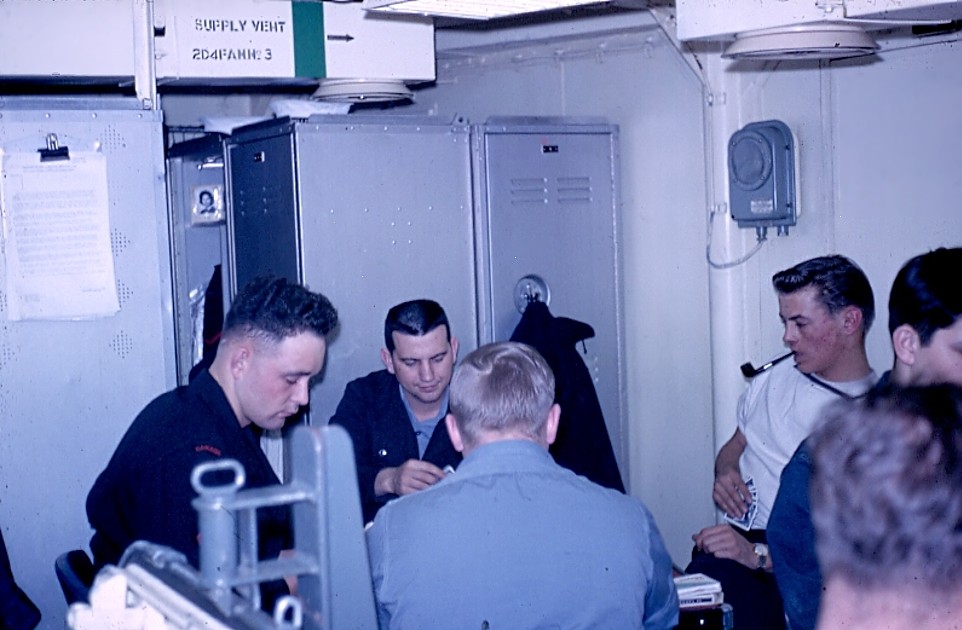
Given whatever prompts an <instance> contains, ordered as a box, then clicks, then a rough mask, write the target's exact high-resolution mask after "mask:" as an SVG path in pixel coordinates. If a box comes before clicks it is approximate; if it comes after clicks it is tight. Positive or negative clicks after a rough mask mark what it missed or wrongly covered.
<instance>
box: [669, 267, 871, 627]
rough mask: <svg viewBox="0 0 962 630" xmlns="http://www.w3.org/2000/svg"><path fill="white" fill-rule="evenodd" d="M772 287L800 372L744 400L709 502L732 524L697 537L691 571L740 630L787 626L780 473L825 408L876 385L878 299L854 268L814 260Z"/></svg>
mask: <svg viewBox="0 0 962 630" xmlns="http://www.w3.org/2000/svg"><path fill="white" fill-rule="evenodd" d="M772 284H773V285H774V288H775V291H776V293H777V294H778V307H779V308H778V312H779V317H780V318H781V320H782V323H783V324H784V326H785V332H784V335H783V336H782V339H783V340H784V342H785V345H786V346H788V348H789V349H790V350H791V351H792V353H793V354H794V365H791V364H790V363H788V362H784V361H783V362H781V363H779V364H777V365H775V366H774V367H772V368H770V369H768V370H766V371H765V372H763V373H762V374H760V375H758V376H756V377H755V378H754V380H752V382H751V383H750V384H749V386H748V389H746V390H745V392H744V393H743V394H742V396H741V399H740V400H739V403H738V418H737V421H738V426H737V428H736V429H735V434H734V435H733V436H732V438H731V439H730V440H729V441H728V442H727V443H726V444H725V445H724V446H722V448H721V449H720V450H719V452H718V456H717V458H716V460H715V484H714V488H713V492H712V498H713V499H714V500H715V503H716V505H717V506H718V507H719V508H720V509H721V510H722V511H723V512H725V514H726V520H727V521H728V522H727V523H723V524H720V525H715V526H712V527H706V528H705V529H702V530H701V531H700V532H698V533H697V534H695V535H694V536H693V539H694V541H695V552H694V554H693V559H692V562H691V564H690V565H689V566H688V569H687V571H688V572H689V573H705V574H707V575H710V576H711V577H714V578H715V579H717V580H719V581H720V582H721V583H722V588H723V590H724V593H725V601H726V602H728V603H730V604H731V605H732V608H733V612H734V617H735V624H736V626H737V627H738V629H739V630H755V629H758V630H777V629H778V628H784V627H785V621H784V612H783V610H782V602H781V598H780V596H779V592H778V587H777V585H776V583H775V578H774V576H773V575H772V559H771V557H770V555H769V552H768V546H767V544H766V540H767V533H766V527H767V525H768V519H769V514H770V511H771V507H772V502H773V501H774V500H775V495H776V493H777V492H778V485H779V475H780V473H781V471H782V468H783V467H784V466H785V464H786V463H787V462H788V460H789V458H790V457H791V455H792V453H793V452H794V451H795V449H796V448H797V447H798V445H799V443H801V441H802V440H804V439H805V438H806V437H807V436H808V434H809V432H810V431H811V429H812V427H813V426H814V424H815V421H816V420H817V418H818V414H819V412H820V410H821V408H822V407H823V406H824V405H825V404H826V403H828V402H830V401H832V400H834V399H837V398H839V397H842V398H850V397H858V396H861V395H863V394H864V393H865V392H866V391H868V389H869V388H870V387H871V386H872V385H873V384H874V383H875V380H876V376H875V373H874V372H873V371H872V369H871V367H870V366H869V363H868V359H867V357H866V354H865V335H866V333H867V332H868V329H869V327H870V326H871V325H872V320H873V319H874V317H875V301H874V296H873V293H872V287H871V285H870V284H869V281H868V278H866V277H865V274H864V273H863V272H862V270H861V269H859V267H858V266H857V265H855V263H853V262H852V261H851V260H849V259H848V258H845V257H844V256H838V255H833V256H821V257H818V258H812V259H810V260H806V261H804V262H801V263H799V264H797V265H795V266H794V267H791V268H789V269H786V270H784V271H780V272H778V273H776V274H775V275H774V276H773V278H772ZM729 523H734V524H735V525H737V526H738V527H740V528H741V529H742V530H744V531H741V532H739V531H736V530H735V529H734V528H733V527H732V525H731V524H729Z"/></svg>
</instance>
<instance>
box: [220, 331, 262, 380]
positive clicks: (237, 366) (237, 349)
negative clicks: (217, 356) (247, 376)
mask: <svg viewBox="0 0 962 630" xmlns="http://www.w3.org/2000/svg"><path fill="white" fill-rule="evenodd" d="M220 349H221V350H225V349H226V348H224V347H223V346H221V348H220ZM228 352H229V353H230V354H229V355H228V356H229V359H230V360H229V361H228V365H229V366H230V373H231V376H233V377H234V378H238V377H239V376H241V375H242V374H243V373H244V371H245V370H246V369H247V368H248V366H250V362H251V356H252V354H253V352H254V349H253V348H252V347H251V342H250V340H249V339H243V340H241V341H238V342H237V343H233V344H231V345H230V349H229V350H228Z"/></svg>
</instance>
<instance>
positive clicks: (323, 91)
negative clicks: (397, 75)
mask: <svg viewBox="0 0 962 630" xmlns="http://www.w3.org/2000/svg"><path fill="white" fill-rule="evenodd" d="M413 97H414V93H413V92H412V91H411V90H410V88H408V86H406V85H405V84H404V83H403V82H402V81H392V80H387V79H383V80H382V79H321V80H320V82H319V85H318V88H317V90H315V91H314V94H313V95H312V98H315V99H317V100H319V101H329V102H334V103H387V102H391V101H403V100H406V99H411V98H413Z"/></svg>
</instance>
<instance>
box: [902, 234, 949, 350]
mask: <svg viewBox="0 0 962 630" xmlns="http://www.w3.org/2000/svg"><path fill="white" fill-rule="evenodd" d="M960 270H962V248H960V247H953V248H951V249H947V248H945V247H940V248H939V249H936V250H933V251H930V252H928V253H926V254H920V255H918V256H916V257H915V258H912V259H911V260H909V261H908V262H907V263H905V265H903V266H902V268H901V269H900V270H899V273H898V275H897V276H895V282H893V283H892V291H891V293H889V334H891V333H894V332H895V329H896V328H898V327H899V326H901V325H902V324H908V325H909V326H911V327H912V328H914V329H915V332H917V333H918V334H919V339H920V341H921V342H922V345H927V344H928V343H929V341H931V340H932V335H934V334H935V333H936V332H938V330H939V329H941V328H948V327H949V326H951V325H952V324H954V323H955V320H956V319H958V317H959V315H960V314H962V284H960V283H959V272H960Z"/></svg>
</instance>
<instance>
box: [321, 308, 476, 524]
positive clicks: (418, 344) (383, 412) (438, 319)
mask: <svg viewBox="0 0 962 630" xmlns="http://www.w3.org/2000/svg"><path fill="white" fill-rule="evenodd" d="M384 346H385V347H384V348H382V349H381V360H382V361H383V362H384V367H385V369H383V370H380V371H377V372H371V373H370V374H368V375H367V376H363V377H361V378H358V379H355V380H353V381H351V382H350V383H348V384H347V387H346V388H345V390H344V397H343V398H342V399H341V402H340V403H339V404H338V406H337V410H336V411H335V413H334V416H333V417H332V418H331V424H340V425H341V426H343V427H344V428H345V429H346V430H347V432H348V433H349V434H350V436H351V440H352V441H353V443H354V459H355V462H356V464H357V476H358V487H359V488H360V493H361V512H362V514H363V517H364V522H369V521H371V520H373V519H374V515H375V514H377V511H378V510H379V509H380V508H381V506H383V505H384V504H385V503H386V502H387V501H389V500H391V499H393V498H396V497H398V496H401V495H405V494H410V493H412V492H417V491H418V490H423V489H424V488H427V487H429V486H432V485H434V484H435V483H437V482H438V481H440V480H441V479H442V478H444V475H445V471H444V468H445V467H447V466H450V467H451V468H452V469H453V467H455V466H457V465H458V463H459V462H460V461H461V455H460V454H459V453H458V452H457V451H455V450H454V448H453V447H452V446H451V440H450V439H449V438H448V432H447V429H446V428H445V426H444V422H443V419H444V414H446V413H447V411H448V384H449V383H450V382H451V373H452V371H453V370H454V362H455V360H456V359H457V355H458V340H457V338H456V337H452V336H451V328H450V326H449V325H448V318H447V315H445V313H444V309H442V308H441V306H440V305H439V304H438V303H437V302H434V301H432V300H412V301H409V302H403V303H401V304H398V305H396V306H394V307H392V308H391V309H390V310H389V311H388V314H387V318H386V319H385V321H384Z"/></svg>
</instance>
